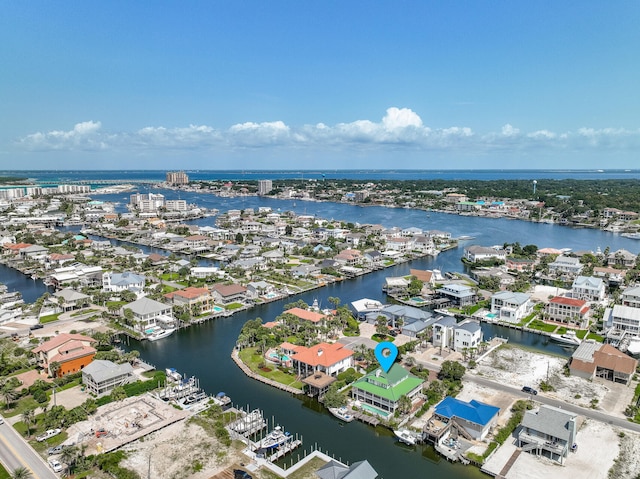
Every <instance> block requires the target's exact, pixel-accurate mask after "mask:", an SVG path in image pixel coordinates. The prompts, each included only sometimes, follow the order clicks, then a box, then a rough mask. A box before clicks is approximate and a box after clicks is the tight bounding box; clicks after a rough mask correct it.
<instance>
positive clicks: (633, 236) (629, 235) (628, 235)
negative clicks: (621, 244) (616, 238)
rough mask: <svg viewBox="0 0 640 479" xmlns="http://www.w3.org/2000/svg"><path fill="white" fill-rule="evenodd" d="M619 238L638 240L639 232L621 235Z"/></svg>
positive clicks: (639, 238)
mask: <svg viewBox="0 0 640 479" xmlns="http://www.w3.org/2000/svg"><path fill="white" fill-rule="evenodd" d="M620 236H624V237H625V238H631V239H637V240H640V232H638V233H622V234H621V235H620Z"/></svg>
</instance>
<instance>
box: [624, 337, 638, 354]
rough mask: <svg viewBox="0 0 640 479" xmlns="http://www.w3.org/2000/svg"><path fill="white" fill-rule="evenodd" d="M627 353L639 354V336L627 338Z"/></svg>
mask: <svg viewBox="0 0 640 479" xmlns="http://www.w3.org/2000/svg"><path fill="white" fill-rule="evenodd" d="M627 354H629V355H630V356H638V355H640V337H638V336H635V337H633V338H630V339H629V344H628V345H627Z"/></svg>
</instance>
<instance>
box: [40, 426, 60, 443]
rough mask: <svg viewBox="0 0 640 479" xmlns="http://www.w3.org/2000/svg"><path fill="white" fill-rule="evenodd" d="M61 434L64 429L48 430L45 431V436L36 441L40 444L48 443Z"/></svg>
mask: <svg viewBox="0 0 640 479" xmlns="http://www.w3.org/2000/svg"><path fill="white" fill-rule="evenodd" d="M61 432H62V429H58V428H56V429H48V430H47V431H45V433H44V434H42V435H40V436H38V437H36V441H38V442H42V441H46V440H47V439H50V438H52V437H53V436H57V435H58V434H60V433H61Z"/></svg>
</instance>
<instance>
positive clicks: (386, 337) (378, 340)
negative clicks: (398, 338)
mask: <svg viewBox="0 0 640 479" xmlns="http://www.w3.org/2000/svg"><path fill="white" fill-rule="evenodd" d="M371 339H373V340H374V341H375V342H376V343H381V342H383V341H389V342H393V340H394V339H395V338H394V337H393V336H389V335H386V334H378V333H376V334H374V335H373V336H371Z"/></svg>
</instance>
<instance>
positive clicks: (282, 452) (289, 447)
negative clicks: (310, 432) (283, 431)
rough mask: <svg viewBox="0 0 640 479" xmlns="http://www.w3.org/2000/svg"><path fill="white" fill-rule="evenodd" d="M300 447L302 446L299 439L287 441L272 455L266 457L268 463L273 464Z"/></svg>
mask: <svg viewBox="0 0 640 479" xmlns="http://www.w3.org/2000/svg"><path fill="white" fill-rule="evenodd" d="M300 446H302V441H301V440H300V439H296V440H295V441H289V442H287V443H286V444H283V445H282V446H280V447H278V448H276V452H274V453H273V454H269V455H268V456H267V460H268V461H270V462H275V461H277V460H278V459H280V458H281V457H283V456H286V455H287V454H289V453H290V452H291V451H293V450H295V449H297V448H299V447H300Z"/></svg>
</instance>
